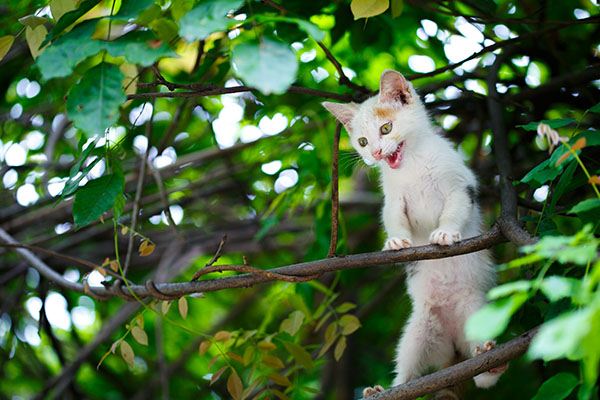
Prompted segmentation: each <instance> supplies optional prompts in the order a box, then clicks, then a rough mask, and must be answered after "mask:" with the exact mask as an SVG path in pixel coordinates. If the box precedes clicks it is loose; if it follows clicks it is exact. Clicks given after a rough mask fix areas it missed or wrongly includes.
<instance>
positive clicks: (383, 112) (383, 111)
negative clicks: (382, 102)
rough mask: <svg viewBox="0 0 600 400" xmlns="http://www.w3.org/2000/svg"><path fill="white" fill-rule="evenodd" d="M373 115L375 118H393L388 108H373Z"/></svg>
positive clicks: (391, 111)
mask: <svg viewBox="0 0 600 400" xmlns="http://www.w3.org/2000/svg"><path fill="white" fill-rule="evenodd" d="M373 113H374V114H375V116H376V117H379V118H383V119H393V118H394V110H393V109H392V108H388V107H375V108H374V109H373Z"/></svg>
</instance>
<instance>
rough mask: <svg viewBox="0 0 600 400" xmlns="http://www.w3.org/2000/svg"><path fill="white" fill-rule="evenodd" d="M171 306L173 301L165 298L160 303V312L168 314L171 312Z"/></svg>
mask: <svg viewBox="0 0 600 400" xmlns="http://www.w3.org/2000/svg"><path fill="white" fill-rule="evenodd" d="M170 307H171V302H170V301H166V300H163V302H162V303H161V304H160V312H162V314H163V315H166V314H167V313H168V312H169V308H170Z"/></svg>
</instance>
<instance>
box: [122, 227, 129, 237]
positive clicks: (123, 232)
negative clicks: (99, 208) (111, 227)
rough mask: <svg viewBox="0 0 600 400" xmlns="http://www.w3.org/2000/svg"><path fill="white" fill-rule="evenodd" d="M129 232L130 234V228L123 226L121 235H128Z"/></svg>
mask: <svg viewBox="0 0 600 400" xmlns="http://www.w3.org/2000/svg"><path fill="white" fill-rule="evenodd" d="M127 232H129V228H128V227H127V226H125V225H123V226H122V227H121V235H127Z"/></svg>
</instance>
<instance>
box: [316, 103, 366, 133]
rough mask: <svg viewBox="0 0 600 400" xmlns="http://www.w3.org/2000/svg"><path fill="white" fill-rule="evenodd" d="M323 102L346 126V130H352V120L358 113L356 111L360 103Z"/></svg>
mask: <svg viewBox="0 0 600 400" xmlns="http://www.w3.org/2000/svg"><path fill="white" fill-rule="evenodd" d="M321 104H322V105H323V107H325V108H326V109H327V110H328V111H329V112H330V113H332V114H333V116H334V117H335V118H336V119H337V120H338V121H340V122H341V123H342V124H343V125H344V126H345V127H346V130H350V122H352V119H353V118H354V116H355V115H356V111H357V110H358V104H356V103H332V102H330V101H324V102H323V103H321Z"/></svg>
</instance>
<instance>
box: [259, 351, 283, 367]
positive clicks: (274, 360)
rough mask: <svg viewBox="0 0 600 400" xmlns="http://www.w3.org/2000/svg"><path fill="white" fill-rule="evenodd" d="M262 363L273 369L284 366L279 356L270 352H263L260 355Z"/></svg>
mask: <svg viewBox="0 0 600 400" xmlns="http://www.w3.org/2000/svg"><path fill="white" fill-rule="evenodd" d="M262 361H263V364H265V365H268V366H269V367H272V368H275V369H282V368H284V367H285V365H284V364H283V361H281V359H280V358H279V357H276V356H272V355H270V354H265V355H263V356H262Z"/></svg>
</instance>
